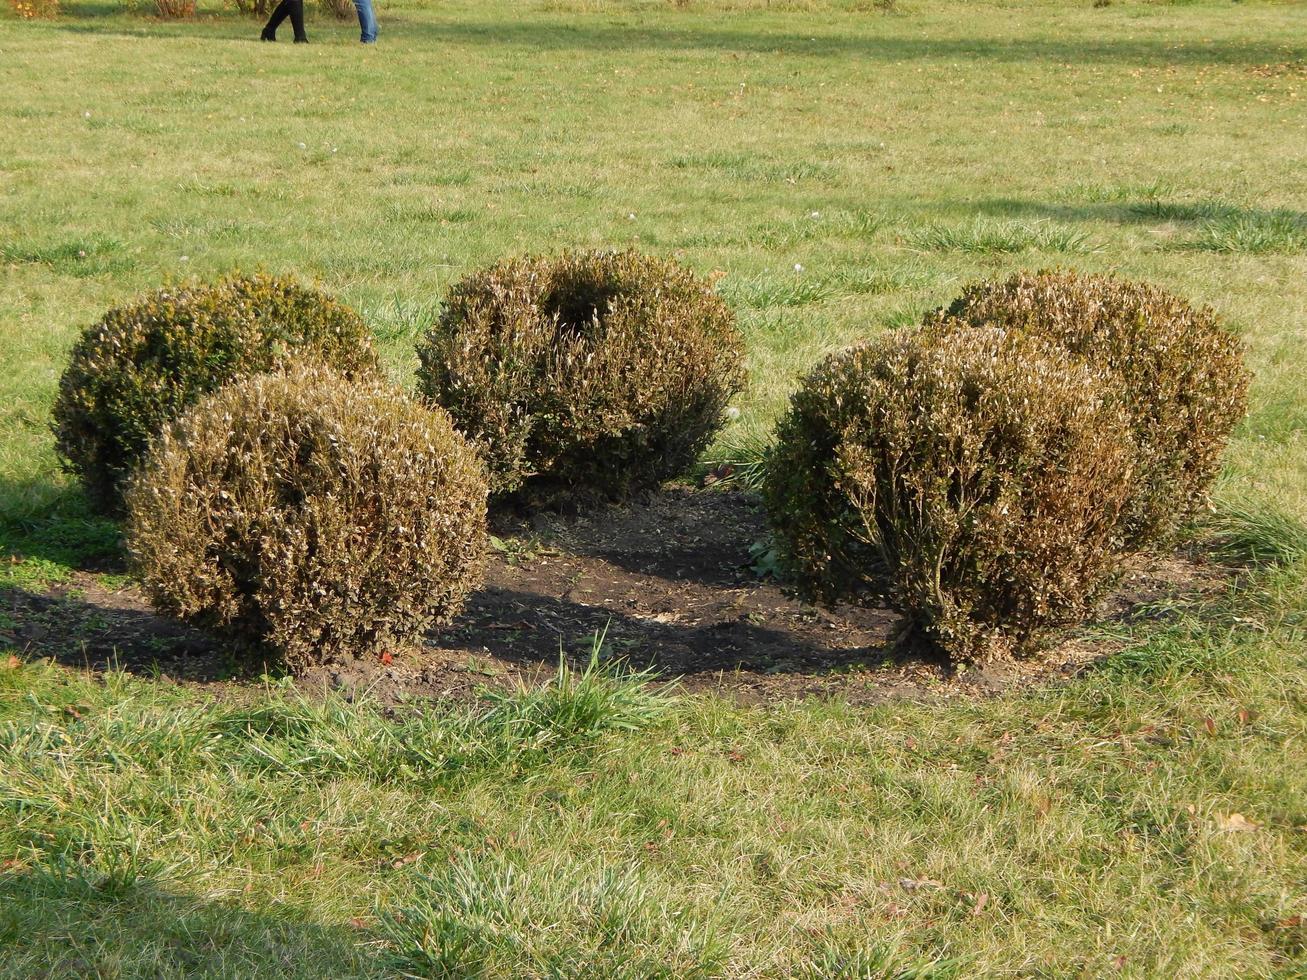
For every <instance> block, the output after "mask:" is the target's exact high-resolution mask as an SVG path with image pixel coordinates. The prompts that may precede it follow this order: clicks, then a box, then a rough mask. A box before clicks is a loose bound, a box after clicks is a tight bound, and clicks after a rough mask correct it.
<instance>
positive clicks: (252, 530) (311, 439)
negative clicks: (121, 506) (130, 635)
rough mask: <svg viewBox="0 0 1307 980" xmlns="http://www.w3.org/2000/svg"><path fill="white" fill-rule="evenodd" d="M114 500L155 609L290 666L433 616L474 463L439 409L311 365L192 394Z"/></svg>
mask: <svg viewBox="0 0 1307 980" xmlns="http://www.w3.org/2000/svg"><path fill="white" fill-rule="evenodd" d="M126 502H127V510H128V520H127V543H128V549H129V553H130V555H131V559H132V566H133V569H134V571H135V572H136V574H137V575H138V576H139V577H140V579H141V580H142V582H143V583H144V585H145V588H146V591H147V592H148V594H149V595H150V596H151V598H152V599H153V601H154V603H155V604H156V606H157V607H158V608H159V609H160V610H161V611H163V612H166V613H169V614H171V615H174V616H178V617H181V618H183V619H185V620H188V621H190V622H193V623H196V624H197V625H200V626H203V627H206V628H209V629H213V630H217V631H220V632H223V633H225V634H227V635H228V636H229V637H231V639H232V640H233V641H234V643H235V645H236V647H237V649H240V650H244V651H247V652H250V653H252V654H254V655H256V656H264V657H272V658H274V659H280V660H283V661H285V663H286V664H288V665H289V666H290V667H291V668H292V669H300V668H303V667H306V666H308V665H311V664H314V663H318V662H321V661H324V660H331V659H335V658H341V657H347V656H368V655H371V654H373V653H376V652H378V651H385V650H386V649H387V648H388V647H390V646H392V645H394V644H399V643H406V642H410V641H413V640H416V639H418V638H420V637H421V635H422V633H423V631H425V630H426V629H427V628H429V627H430V626H432V625H434V624H440V623H446V622H448V621H449V620H450V618H451V617H452V616H454V615H455V614H456V613H457V612H458V610H459V609H460V607H461V606H462V603H463V600H464V598H465V597H466V596H467V594H468V592H469V590H470V589H472V588H473V587H475V586H476V585H477V584H478V583H479V581H480V575H481V568H482V563H483V557H484V554H485V542H486V533H485V514H486V482H485V476H484V474H483V471H482V467H481V464H480V462H479V460H478V459H477V458H476V454H475V453H474V452H473V451H472V449H471V447H469V446H468V444H467V442H466V440H464V439H463V437H462V436H461V435H459V434H458V433H457V432H456V431H455V430H454V427H453V425H452V424H451V423H450V421H449V418H448V416H447V415H445V413H444V412H442V411H440V410H438V409H437V410H431V409H429V408H427V407H425V406H423V405H421V404H419V403H417V402H415V401H413V400H411V399H408V398H406V397H405V396H403V395H402V394H400V393H399V392H397V391H395V390H393V389H391V388H388V387H386V386H384V385H381V384H380V383H378V382H367V383H351V382H348V381H346V380H344V379H343V378H342V377H341V376H340V375H337V374H334V373H332V372H330V371H328V370H326V369H323V368H308V369H294V370H292V371H290V372H289V373H286V374H265V375H254V376H251V377H248V378H245V379H242V380H239V381H236V382H234V383H233V384H231V385H229V386H227V387H225V388H222V389H220V390H219V391H218V392H216V393H214V394H211V395H208V396H206V397H205V398H204V399H202V400H201V401H199V402H198V403H196V404H195V405H194V406H192V407H191V408H190V409H189V410H188V411H187V412H186V413H185V414H184V415H182V417H181V418H180V419H178V420H176V421H175V422H173V423H171V424H170V425H169V426H168V428H167V429H166V430H165V431H164V432H163V433H162V434H161V436H160V437H159V438H158V439H157V440H156V441H155V443H154V445H153V447H152V449H151V450H150V452H149V454H148V457H147V460H146V462H145V464H144V465H143V466H142V467H141V469H140V470H139V471H138V473H137V474H136V476H135V477H134V478H133V480H132V482H131V485H130V487H129V489H128V491H127V494H126Z"/></svg>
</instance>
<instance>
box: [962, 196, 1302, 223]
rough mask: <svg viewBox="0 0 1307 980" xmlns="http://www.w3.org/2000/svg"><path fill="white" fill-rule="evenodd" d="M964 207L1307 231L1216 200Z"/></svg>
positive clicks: (1284, 215)
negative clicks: (1288, 227)
mask: <svg viewBox="0 0 1307 980" xmlns="http://www.w3.org/2000/svg"><path fill="white" fill-rule="evenodd" d="M966 206H967V207H968V208H970V209H972V210H974V211H975V212H976V213H978V214H982V215H986V216H990V217H1005V218H1037V219H1048V220H1053V221H1112V222H1116V223H1117V224H1159V223H1163V222H1184V223H1197V222H1204V221H1212V222H1229V221H1247V222H1253V223H1257V224H1267V223H1271V222H1277V221H1284V222H1289V223H1291V224H1300V225H1303V226H1304V227H1307V211H1294V210H1289V209H1286V208H1255V207H1244V206H1242V205H1239V204H1232V203H1230V202H1229V201H1222V200H1218V199H1204V200H1198V201H1171V200H1167V199H1165V198H1156V199H1152V198H1138V199H1133V200H1131V199H1125V200H1116V201H1095V202H1084V203H1076V202H1044V201H1030V200H1022V199H1019V198H987V199H983V200H978V201H970V202H967V203H966ZM950 210H952V208H950Z"/></svg>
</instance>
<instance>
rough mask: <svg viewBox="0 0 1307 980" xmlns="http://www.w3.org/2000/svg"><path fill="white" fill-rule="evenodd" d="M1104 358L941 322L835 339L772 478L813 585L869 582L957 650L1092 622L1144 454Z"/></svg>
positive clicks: (968, 653)
mask: <svg viewBox="0 0 1307 980" xmlns="http://www.w3.org/2000/svg"><path fill="white" fill-rule="evenodd" d="M1107 380H1108V379H1107V378H1106V376H1105V372H1103V371H1102V370H1101V369H1095V368H1093V367H1091V366H1090V365H1088V364H1087V363H1085V362H1083V361H1081V360H1078V359H1076V358H1073V357H1072V356H1070V355H1068V354H1067V353H1065V352H1063V351H1061V350H1059V349H1058V348H1056V347H1055V346H1054V345H1052V344H1050V343H1048V342H1045V341H1041V340H1038V339H1036V338H1031V337H1026V336H1023V335H1021V334H1016V333H1012V332H1009V331H1004V330H1001V329H997V328H971V327H966V326H964V325H962V324H958V323H953V322H945V323H938V324H936V325H934V326H932V327H930V328H922V329H917V330H906V331H898V332H895V333H893V334H890V335H888V336H885V337H883V338H880V339H878V340H874V341H871V342H869V343H866V344H864V345H862V346H859V347H856V348H853V349H852V350H849V351H845V352H843V353H840V354H836V355H834V356H832V357H831V358H829V359H828V360H827V361H826V362H825V363H824V364H822V365H821V366H820V367H818V368H817V370H815V371H814V372H813V373H812V374H811V375H810V376H809V377H808V379H807V380H806V381H805V382H804V384H803V386H802V387H801V388H800V390H799V391H798V392H797V393H796V394H795V395H794V397H793V399H792V402H791V407H790V411H789V413H788V415H786V416H785V417H784V419H782V421H781V423H780V425H779V427H778V430H777V441H776V446H775V448H774V450H773V452H772V454H771V457H770V459H769V460H768V466H767V476H766V481H765V485H764V496H765V498H766V502H767V506H768V511H769V514H770V519H771V523H772V526H773V528H774V530H775V532H776V538H777V541H778V543H779V544H781V546H782V548H783V551H784V556H785V561H786V563H787V565H788V567H789V569H790V570H791V571H792V572H793V573H794V574H795V575H796V577H797V579H798V581H799V583H800V585H801V589H802V590H803V591H804V592H806V593H807V595H808V596H809V597H812V598H816V599H820V600H825V601H834V600H837V599H844V598H854V597H856V596H858V595H859V594H861V593H866V592H870V593H871V594H874V595H878V596H881V597H883V598H885V599H887V600H888V601H889V602H890V603H892V604H893V605H895V606H897V607H898V608H900V609H901V610H903V611H904V612H905V613H906V614H907V615H909V616H910V617H911V618H913V619H914V620H915V621H916V623H917V624H918V625H919V626H920V627H921V628H922V629H923V630H924V631H925V632H926V634H927V635H928V636H930V637H931V638H932V639H933V640H934V641H935V642H936V643H938V644H939V646H940V647H941V648H942V649H944V650H945V651H947V652H948V653H949V654H950V655H951V656H952V657H954V658H955V659H958V660H983V659H989V658H992V657H1000V656H1006V655H1011V654H1018V653H1022V652H1024V651H1027V650H1028V649H1029V648H1030V647H1032V646H1033V645H1034V644H1035V643H1037V642H1038V641H1039V640H1040V638H1041V637H1042V636H1043V634H1044V633H1045V632H1046V631H1047V630H1049V629H1051V628H1054V627H1058V626H1063V625H1067V624H1070V623H1074V622H1077V621H1078V620H1080V619H1081V618H1082V617H1083V616H1084V615H1085V614H1086V613H1087V612H1088V610H1089V609H1090V608H1091V604H1092V602H1093V600H1094V598H1095V596H1096V594H1097V593H1098V590H1099V589H1100V588H1101V587H1102V586H1103V585H1104V583H1105V582H1107V581H1108V580H1109V578H1110V576H1111V575H1112V573H1113V571H1114V570H1115V568H1116V567H1117V562H1118V558H1119V555H1120V540H1119V520H1118V519H1119V514H1120V512H1121V509H1122V507H1123V506H1124V504H1125V502H1126V500H1127V498H1128V495H1129V492H1130V480H1131V477H1132V475H1133V470H1134V463H1133V458H1134V446H1133V441H1132V439H1131V436H1130V433H1129V427H1128V423H1127V420H1126V418H1125V415H1124V412H1123V411H1122V409H1121V408H1120V406H1119V405H1117V404H1115V403H1114V402H1113V401H1112V400H1111V399H1110V398H1109V397H1108V396H1107V392H1106V384H1107Z"/></svg>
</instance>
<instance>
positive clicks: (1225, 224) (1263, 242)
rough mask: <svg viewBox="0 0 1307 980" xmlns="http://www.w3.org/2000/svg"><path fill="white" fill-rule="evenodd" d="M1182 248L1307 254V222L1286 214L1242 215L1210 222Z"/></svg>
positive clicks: (1253, 253)
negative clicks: (1306, 252) (1305, 252)
mask: <svg viewBox="0 0 1307 980" xmlns="http://www.w3.org/2000/svg"><path fill="white" fill-rule="evenodd" d="M1179 247H1180V248H1182V249H1186V250H1190V251H1196V252H1228V253H1241V254H1244V255H1297V254H1299V253H1301V252H1304V251H1307V222H1304V221H1303V220H1302V219H1301V218H1299V217H1297V216H1296V215H1292V214H1286V213H1283V212H1275V211H1273V212H1270V213H1268V214H1240V215H1236V216H1234V217H1229V218H1219V219H1215V220H1210V221H1206V222H1204V223H1203V225H1202V226H1201V227H1200V228H1199V229H1198V233H1197V234H1196V235H1195V236H1194V237H1193V238H1191V239H1189V240H1187V241H1184V242H1182V243H1180V245H1179Z"/></svg>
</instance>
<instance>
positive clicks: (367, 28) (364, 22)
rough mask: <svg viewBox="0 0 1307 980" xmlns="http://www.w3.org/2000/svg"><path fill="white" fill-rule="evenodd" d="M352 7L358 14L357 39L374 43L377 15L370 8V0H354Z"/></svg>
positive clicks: (375, 41)
mask: <svg viewBox="0 0 1307 980" xmlns="http://www.w3.org/2000/svg"><path fill="white" fill-rule="evenodd" d="M354 9H355V10H356V11H357V12H358V15H359V40H360V41H362V42H363V43H364V44H376V43H377V15H376V13H374V12H373V10H372V0H354Z"/></svg>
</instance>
